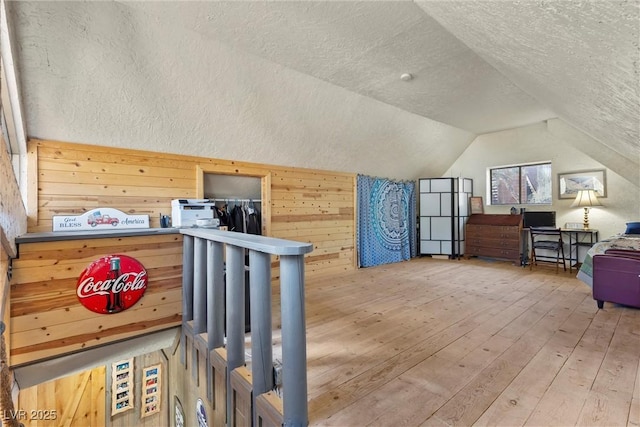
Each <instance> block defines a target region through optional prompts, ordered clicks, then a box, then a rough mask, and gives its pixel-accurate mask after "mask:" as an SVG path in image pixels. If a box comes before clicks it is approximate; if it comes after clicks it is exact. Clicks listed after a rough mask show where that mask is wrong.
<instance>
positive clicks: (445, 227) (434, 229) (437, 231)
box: [431, 217, 453, 240]
mask: <svg viewBox="0 0 640 427" xmlns="http://www.w3.org/2000/svg"><path fill="white" fill-rule="evenodd" d="M451 221H452V219H451V217H433V218H431V239H432V240H451V239H452V237H453V235H452V234H451V228H452V227H451Z"/></svg>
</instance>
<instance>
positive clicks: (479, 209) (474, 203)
mask: <svg viewBox="0 0 640 427" xmlns="http://www.w3.org/2000/svg"><path fill="white" fill-rule="evenodd" d="M469 208H470V210H471V214H472V215H473V214H481V213H484V203H483V202H482V197H480V196H479V197H469Z"/></svg>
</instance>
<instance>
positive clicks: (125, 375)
mask: <svg viewBox="0 0 640 427" xmlns="http://www.w3.org/2000/svg"><path fill="white" fill-rule="evenodd" d="M127 378H129V371H127V372H123V373H121V374H118V375H116V381H122V380H126V379H127Z"/></svg>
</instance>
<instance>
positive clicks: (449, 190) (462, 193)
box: [418, 178, 473, 256]
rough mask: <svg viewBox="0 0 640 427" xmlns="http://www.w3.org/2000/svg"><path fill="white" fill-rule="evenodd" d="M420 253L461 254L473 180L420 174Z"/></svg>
mask: <svg viewBox="0 0 640 427" xmlns="http://www.w3.org/2000/svg"><path fill="white" fill-rule="evenodd" d="M418 188H419V189H420V253H421V254H429V255H435V254H443V255H444V254H446V255H452V256H461V255H462V254H463V252H462V251H463V250H464V225H465V223H466V219H467V217H468V215H469V197H471V196H472V195H473V181H472V180H470V179H467V178H422V179H420V180H419V185H418Z"/></svg>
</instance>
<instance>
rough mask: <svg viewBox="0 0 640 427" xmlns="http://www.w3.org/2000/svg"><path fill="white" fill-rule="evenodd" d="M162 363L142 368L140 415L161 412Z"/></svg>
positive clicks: (146, 415)
mask: <svg viewBox="0 0 640 427" xmlns="http://www.w3.org/2000/svg"><path fill="white" fill-rule="evenodd" d="M161 379H162V365H159V364H158V365H153V366H149V367H147V368H144V369H143V370H142V399H141V400H142V409H141V414H140V417H142V418H144V417H148V416H149V415H152V414H155V413H158V412H160V384H161Z"/></svg>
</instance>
